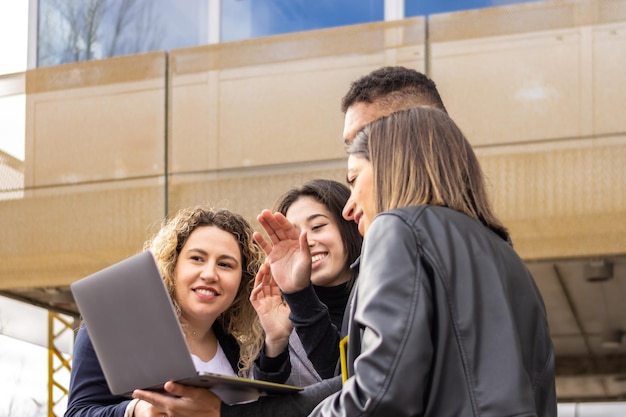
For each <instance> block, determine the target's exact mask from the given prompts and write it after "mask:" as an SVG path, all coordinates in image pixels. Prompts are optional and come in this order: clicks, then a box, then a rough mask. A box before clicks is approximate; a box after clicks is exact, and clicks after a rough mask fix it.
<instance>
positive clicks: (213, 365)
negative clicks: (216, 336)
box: [191, 343, 237, 376]
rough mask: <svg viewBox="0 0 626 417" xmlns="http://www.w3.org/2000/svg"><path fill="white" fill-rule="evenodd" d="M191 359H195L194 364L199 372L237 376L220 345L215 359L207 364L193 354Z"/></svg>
mask: <svg viewBox="0 0 626 417" xmlns="http://www.w3.org/2000/svg"><path fill="white" fill-rule="evenodd" d="M191 359H193V364H194V365H195V366H196V370H197V371H198V372H211V373H214V374H222V375H228V376H237V374H236V373H235V371H233V367H232V366H231V365H230V362H228V358H227V357H226V354H225V353H224V351H223V350H222V346H220V344H219V343H218V344H217V351H216V352H215V356H213V359H211V360H210V361H208V362H205V361H203V360H202V359H200V358H199V357H197V356H196V355H194V354H193V353H192V354H191Z"/></svg>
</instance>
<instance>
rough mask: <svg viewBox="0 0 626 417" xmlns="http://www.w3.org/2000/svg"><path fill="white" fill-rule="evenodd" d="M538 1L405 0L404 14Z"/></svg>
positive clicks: (442, 11)
mask: <svg viewBox="0 0 626 417" xmlns="http://www.w3.org/2000/svg"><path fill="white" fill-rule="evenodd" d="M536 1H541V0H405V1H404V14H405V16H407V17H410V16H426V15H429V14H436V13H446V12H454V11H458V10H472V9H482V8H485V7H496V6H505V5H507V4H515V3H531V2H536Z"/></svg>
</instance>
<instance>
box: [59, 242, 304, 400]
mask: <svg viewBox="0 0 626 417" xmlns="http://www.w3.org/2000/svg"><path fill="white" fill-rule="evenodd" d="M70 289H71V291H72V294H73V295H74V299H75V301H76V304H77V305H78V310H79V312H80V314H81V315H82V317H83V320H84V323H85V325H86V327H87V331H88V333H89V336H90V338H91V341H92V343H93V346H94V349H95V351H96V355H97V357H98V360H99V362H100V365H101V366H102V370H103V372H104V376H105V378H106V380H107V384H108V385H109V389H110V390H111V392H112V393H113V394H115V395H124V396H130V394H131V393H132V391H133V390H134V389H153V390H162V389H163V384H164V383H165V382H167V381H169V380H174V381H178V382H180V383H183V384H187V385H193V386H199V387H206V388H209V389H211V390H212V391H213V392H215V394H216V395H218V396H219V397H220V398H221V399H222V401H224V402H226V403H228V404H233V403H238V402H245V401H250V400H255V399H257V398H258V396H259V395H277V394H286V393H293V392H297V391H300V390H302V388H300V387H295V386H291V385H284V384H276V383H272V382H266V381H259V380H252V379H246V378H240V377H233V376H227V375H219V374H212V373H201V372H200V373H199V372H197V370H196V368H195V365H194V363H193V360H192V358H191V353H190V351H189V348H188V347H187V342H186V341H185V337H184V335H183V331H182V328H181V326H180V323H179V321H178V317H177V316H176V312H175V310H174V306H173V304H172V301H171V299H170V297H169V294H168V292H167V289H166V287H165V283H164V282H163V279H162V278H161V275H160V274H159V271H158V269H157V266H156V263H155V261H154V257H153V256H152V253H151V252H149V251H145V252H142V253H140V254H137V255H134V256H131V257H130V258H127V259H125V260H123V261H121V262H118V263H116V264H114V265H112V266H109V267H107V268H105V269H103V270H101V271H98V272H96V273H95V274H92V275H89V276H88V277H85V278H83V279H81V280H79V281H76V282H74V283H73V284H71V285H70Z"/></svg>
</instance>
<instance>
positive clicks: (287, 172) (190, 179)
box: [169, 160, 346, 230]
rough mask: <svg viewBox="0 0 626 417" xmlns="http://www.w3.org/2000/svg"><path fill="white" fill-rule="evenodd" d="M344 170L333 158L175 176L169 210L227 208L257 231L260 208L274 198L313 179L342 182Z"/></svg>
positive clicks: (267, 205)
mask: <svg viewBox="0 0 626 417" xmlns="http://www.w3.org/2000/svg"><path fill="white" fill-rule="evenodd" d="M345 172H346V162H345V161H344V160H335V161H327V162H313V163H310V164H292V165H285V166H281V167H266V168H248V169H238V170H232V171H220V172H206V173H197V174H184V175H176V176H174V177H172V179H171V181H170V184H169V191H170V193H169V196H170V201H169V211H170V214H172V213H174V212H175V211H176V210H178V209H180V208H182V207H187V206H192V205H195V204H208V205H211V206H213V207H226V208H229V209H231V210H234V211H236V212H238V213H240V214H241V215H243V216H244V217H245V218H246V219H248V221H249V222H250V224H251V225H252V227H254V228H255V229H259V230H260V227H259V224H258V223H257V221H256V216H257V215H258V214H259V213H260V212H261V210H263V209H269V210H272V209H273V206H274V203H275V201H276V199H277V198H278V197H279V196H280V195H282V194H283V193H284V192H286V191H287V190H288V189H290V188H292V187H295V186H299V185H301V184H302V183H304V182H305V181H307V180H310V179H313V178H330V179H334V180H336V181H339V182H341V183H344V182H345Z"/></svg>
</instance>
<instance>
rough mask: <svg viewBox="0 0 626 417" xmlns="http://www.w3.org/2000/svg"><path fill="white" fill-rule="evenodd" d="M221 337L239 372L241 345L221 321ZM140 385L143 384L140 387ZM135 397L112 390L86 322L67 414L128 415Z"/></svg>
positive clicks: (75, 358) (79, 341) (76, 350)
mask: <svg viewBox="0 0 626 417" xmlns="http://www.w3.org/2000/svg"><path fill="white" fill-rule="evenodd" d="M213 330H214V331H215V335H216V336H217V340H218V341H219V343H220V346H221V347H222V350H223V351H224V354H225V355H226V357H227V358H228V361H229V362H230V365H231V366H232V367H233V371H234V372H235V373H237V372H238V362H239V345H238V344H237V341H236V340H235V339H234V338H233V337H232V336H230V335H227V334H225V333H224V331H223V330H222V328H221V326H220V325H218V324H217V323H216V324H214V325H213ZM138 388H139V387H138ZM130 401H131V400H130V399H129V398H126V397H121V396H118V395H113V394H111V391H109V387H108V385H107V382H106V379H105V377H104V373H103V372H102V368H101V367H100V362H98V358H97V357H96V351H95V350H94V348H93V345H92V344H91V340H90V339H89V334H88V333H87V328H86V327H85V326H84V325H82V326H81V327H80V329H79V331H78V335H77V336H76V340H75V342H74V355H73V357H72V373H71V375H70V391H69V394H68V403H67V411H66V412H65V414H64V416H65V417H124V412H125V411H126V407H127V406H128V403H129V402H130Z"/></svg>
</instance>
